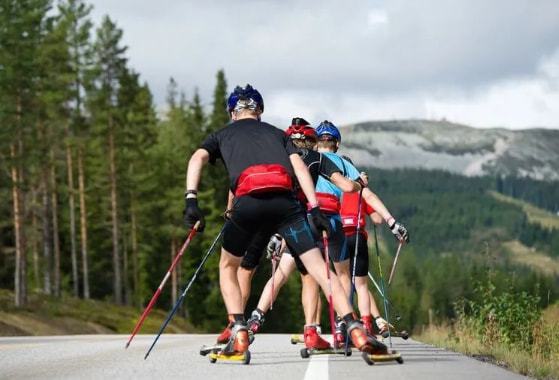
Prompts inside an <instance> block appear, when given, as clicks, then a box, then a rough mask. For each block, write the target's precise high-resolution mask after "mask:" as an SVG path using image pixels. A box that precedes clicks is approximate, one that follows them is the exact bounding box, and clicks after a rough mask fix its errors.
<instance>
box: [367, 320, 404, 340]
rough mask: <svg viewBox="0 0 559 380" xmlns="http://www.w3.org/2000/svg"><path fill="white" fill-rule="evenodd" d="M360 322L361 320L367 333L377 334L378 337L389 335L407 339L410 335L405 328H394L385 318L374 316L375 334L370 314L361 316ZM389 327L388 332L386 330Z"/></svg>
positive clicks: (385, 337) (384, 337) (386, 337)
mask: <svg viewBox="0 0 559 380" xmlns="http://www.w3.org/2000/svg"><path fill="white" fill-rule="evenodd" d="M361 322H363V326H364V327H365V330H367V334H369V335H377V336H378V337H379V338H380V339H388V337H389V336H391V337H395V338H402V339H404V340H407V339H408V338H409V337H410V335H409V333H408V332H407V331H406V330H402V331H398V330H396V329H395V328H394V326H393V325H392V324H390V325H389V324H388V322H386V320H384V318H382V317H376V318H375V319H374V323H375V325H376V330H377V332H378V334H375V330H374V329H373V318H372V317H371V316H370V315H364V316H362V317H361ZM389 327H390V333H389V332H388V328H389Z"/></svg>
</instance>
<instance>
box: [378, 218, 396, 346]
mask: <svg viewBox="0 0 559 380" xmlns="http://www.w3.org/2000/svg"><path fill="white" fill-rule="evenodd" d="M373 234H374V236H375V250H376V252H377V262H378V273H379V277H380V288H381V290H382V299H383V301H384V317H385V318H386V323H387V324H388V342H389V344H390V348H392V334H391V333H390V313H389V311H388V298H387V297H386V296H387V294H386V290H385V287H384V279H383V277H382V265H381V263H380V253H379V249H378V238H377V228H376V226H375V224H374V223H373Z"/></svg>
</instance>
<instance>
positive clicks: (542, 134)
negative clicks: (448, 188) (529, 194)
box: [340, 120, 559, 180]
mask: <svg viewBox="0 0 559 380" xmlns="http://www.w3.org/2000/svg"><path fill="white" fill-rule="evenodd" d="M340 153H342V154H347V155H348V156H350V157H351V158H352V159H353V160H354V161H355V163H356V164H357V165H358V166H374V167H379V168H386V169H391V168H403V167H407V168H422V169H444V170H448V171H450V172H453V173H459V174H464V175H468V176H474V175H483V174H497V173H499V174H503V175H514V176H528V177H531V178H534V179H542V180H559V130H549V129H527V130H517V131H512V130H507V129H501V128H495V129H478V128H472V127H468V126H465V125H459V124H454V123H450V122H447V121H429V120H395V121H374V122H364V123H358V124H353V125H348V126H345V127H344V128H343V129H342V149H340Z"/></svg>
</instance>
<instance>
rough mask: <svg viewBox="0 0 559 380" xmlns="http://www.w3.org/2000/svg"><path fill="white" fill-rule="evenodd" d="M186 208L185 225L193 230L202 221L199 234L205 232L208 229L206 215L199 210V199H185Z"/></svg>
mask: <svg viewBox="0 0 559 380" xmlns="http://www.w3.org/2000/svg"><path fill="white" fill-rule="evenodd" d="M184 201H185V207H184V224H185V225H186V226H187V227H188V228H193V227H194V225H195V224H196V222H197V221H200V225H199V226H198V232H202V231H204V228H205V227H206V221H205V220H204V214H203V213H202V210H200V208H198V199H196V198H185V200H184Z"/></svg>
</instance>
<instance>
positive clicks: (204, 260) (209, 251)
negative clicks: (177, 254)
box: [144, 226, 225, 360]
mask: <svg viewBox="0 0 559 380" xmlns="http://www.w3.org/2000/svg"><path fill="white" fill-rule="evenodd" d="M224 228H225V226H224V227H222V228H221V231H219V234H218V235H217V237H216V238H215V240H214V241H213V243H212V245H211V246H210V248H209V249H208V252H206V254H205V255H204V257H203V258H202V261H201V262H200V265H198V268H196V271H195V272H194V274H193V275H192V277H191V278H190V281H189V282H188V285H186V287H185V288H184V291H183V292H182V294H181V295H180V297H179V299H178V300H177V302H176V303H175V306H173V309H172V310H171V311H170V312H169V314H168V315H167V319H165V321H164V322H163V324H162V325H161V327H160V328H159V332H158V333H157V336H156V337H155V340H154V341H153V343H152V344H151V346H150V348H149V350H148V351H147V352H146V355H145V356H144V360H146V359H147V358H148V356H149V354H150V352H151V350H152V349H153V347H155V344H156V343H157V341H158V340H159V337H160V336H161V334H162V333H163V330H165V327H167V325H168V324H169V322H170V321H171V318H173V316H174V315H175V313H176V312H177V310H178V308H179V306H180V305H181V304H182V301H183V300H184V297H186V293H188V290H189V289H190V287H191V286H192V284H193V283H194V280H195V279H196V277H197V276H198V273H199V272H200V270H202V267H203V266H204V264H205V263H206V261H207V260H208V257H209V256H210V254H211V253H212V252H213V249H214V247H215V245H216V244H217V242H218V240H219V238H220V237H221V235H222V234H223V230H224Z"/></svg>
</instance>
